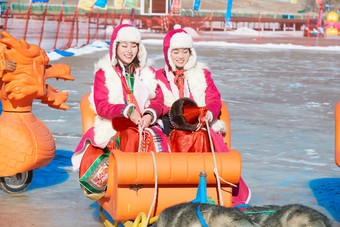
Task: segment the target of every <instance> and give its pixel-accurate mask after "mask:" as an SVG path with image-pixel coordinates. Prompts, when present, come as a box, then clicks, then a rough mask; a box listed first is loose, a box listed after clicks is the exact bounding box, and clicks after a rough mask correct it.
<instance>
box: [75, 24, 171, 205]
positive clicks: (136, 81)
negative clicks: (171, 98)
mask: <svg viewBox="0 0 340 227" xmlns="http://www.w3.org/2000/svg"><path fill="white" fill-rule="evenodd" d="M146 56H147V53H146V49H145V47H144V45H143V44H142V42H141V35H140V32H139V31H138V29H137V28H135V27H133V26H132V25H128V24H122V25H119V26H118V27H116V28H115V29H114V31H113V34H112V37H111V43H110V51H109V54H107V55H105V56H104V57H103V58H102V59H100V60H99V61H98V62H97V63H96V64H95V78H94V85H93V89H92V92H91V94H90V98H89V101H90V105H91V108H92V109H93V110H94V111H95V113H96V114H97V116H96V118H95V122H94V125H93V127H92V128H90V129H89V130H88V131H87V132H86V133H85V135H84V137H83V139H82V140H81V142H80V143H79V145H78V147H77V149H76V151H75V154H74V155H73V157H72V163H73V166H74V168H75V169H77V168H79V177H80V180H79V182H80V184H81V188H82V189H83V191H84V192H85V194H86V195H87V196H88V197H89V198H91V199H94V200H97V199H98V198H100V197H101V196H103V195H104V193H105V191H104V190H105V188H106V184H107V178H108V155H109V152H110V151H112V150H114V149H118V150H121V151H123V152H138V151H139V149H141V150H140V151H143V152H147V151H150V150H152V151H156V152H168V150H167V149H168V145H167V141H166V136H165V135H164V133H163V132H162V129H161V128H160V127H159V126H157V125H155V123H156V120H157V119H158V118H159V117H160V116H161V114H162V107H163V93H162V91H161V89H160V87H159V85H158V83H157V80H156V78H155V70H154V69H153V68H151V67H149V66H147V62H146V60H147V59H146ZM139 130H142V131H143V136H142V137H141V138H142V141H139V138H140V131H139ZM141 144H142V147H141V146H140V145H141ZM163 148H164V149H163ZM96 171H97V172H96Z"/></svg>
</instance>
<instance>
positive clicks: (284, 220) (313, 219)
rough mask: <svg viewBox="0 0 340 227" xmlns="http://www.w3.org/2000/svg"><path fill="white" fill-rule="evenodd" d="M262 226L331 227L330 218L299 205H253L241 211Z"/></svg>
mask: <svg viewBox="0 0 340 227" xmlns="http://www.w3.org/2000/svg"><path fill="white" fill-rule="evenodd" d="M243 212H244V213H245V214H247V215H248V216H249V217H250V218H251V219H252V220H253V221H254V222H256V223H258V224H259V225H260V226H263V227H286V226H287V227H331V226H332V224H331V222H330V220H329V219H328V218H327V217H326V216H325V215H324V214H322V213H320V212H319V211H317V210H315V209H313V208H310V207H307V206H304V205H301V204H289V205H285V206H276V205H267V206H261V207H260V206H254V207H250V208H247V209H245V210H244V211H243Z"/></svg>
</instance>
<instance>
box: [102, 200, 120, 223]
mask: <svg viewBox="0 0 340 227" xmlns="http://www.w3.org/2000/svg"><path fill="white" fill-rule="evenodd" d="M99 219H100V220H101V221H102V222H103V224H104V225H105V226H106V227H117V226H118V222H117V221H116V222H115V223H114V224H113V225H112V223H111V222H110V221H109V220H108V219H107V217H106V216H105V214H104V212H103V207H102V206H100V205H99Z"/></svg>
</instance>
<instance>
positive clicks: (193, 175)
mask: <svg viewBox="0 0 340 227" xmlns="http://www.w3.org/2000/svg"><path fill="white" fill-rule="evenodd" d="M154 155H155V161H156V166H157V178H158V180H157V183H158V190H157V200H156V201H157V202H156V204H155V206H154V208H153V212H152V215H158V214H159V213H160V212H161V211H162V210H164V209H165V208H167V207H169V206H172V205H175V204H178V203H182V202H189V201H191V200H194V199H195V197H196V193H197V187H198V184H199V181H200V178H199V174H200V172H206V173H207V195H208V196H210V197H211V198H212V199H213V200H214V201H215V202H216V203H217V204H220V199H219V196H218V188H217V182H216V178H215V175H214V172H213V171H214V159H213V154H212V153H155V154H154ZM215 155H216V162H217V169H218V172H219V176H220V177H221V178H223V179H224V180H225V181H228V182H230V183H233V184H236V183H238V181H239V179H240V175H241V157H240V153H239V152H238V151H236V150H232V151H230V152H227V153H216V154H215ZM109 163H110V165H109V180H108V187H107V192H106V195H105V196H104V197H103V198H101V199H100V200H98V202H99V204H101V205H102V206H103V208H104V209H105V210H106V211H107V212H108V213H109V214H110V215H111V217H112V218H113V219H114V220H115V221H124V220H131V219H135V218H136V216H137V215H138V214H139V213H140V212H145V213H148V212H149V209H150V207H151V205H152V201H153V197H154V188H155V176H156V172H155V170H154V168H155V166H154V164H153V156H152V154H151V153H123V152H121V151H119V150H115V151H114V152H113V154H111V155H110V161H109ZM221 188H222V197H223V203H224V206H228V207H230V206H231V198H232V186H230V185H229V184H227V183H224V182H221Z"/></svg>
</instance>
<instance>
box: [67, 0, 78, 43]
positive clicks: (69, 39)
mask: <svg viewBox="0 0 340 227" xmlns="http://www.w3.org/2000/svg"><path fill="white" fill-rule="evenodd" d="M77 11H78V5H76V9H75V10H74V13H73V17H72V25H71V31H70V37H69V38H68V42H67V44H66V46H65V49H68V48H70V47H71V45H72V42H73V34H74V20H75V18H76V14H77Z"/></svg>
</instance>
